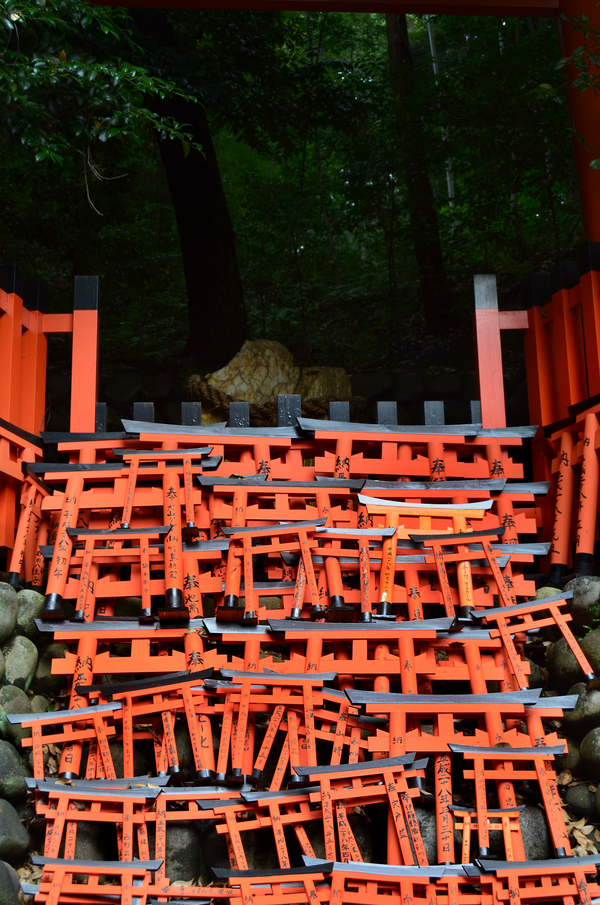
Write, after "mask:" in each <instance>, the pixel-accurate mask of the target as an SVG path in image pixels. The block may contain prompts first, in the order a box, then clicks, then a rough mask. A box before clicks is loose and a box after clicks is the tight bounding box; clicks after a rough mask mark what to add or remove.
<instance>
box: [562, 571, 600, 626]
mask: <svg viewBox="0 0 600 905" xmlns="http://www.w3.org/2000/svg"><path fill="white" fill-rule="evenodd" d="M563 590H565V591H573V599H572V601H571V603H570V606H569V611H570V612H571V614H572V616H573V627H574V628H584V627H586V626H588V627H589V628H593V627H594V626H595V625H597V624H598V623H599V622H600V578H598V576H597V575H577V576H576V577H575V578H572V579H571V581H568V582H567V583H566V585H565V586H564V589H563Z"/></svg>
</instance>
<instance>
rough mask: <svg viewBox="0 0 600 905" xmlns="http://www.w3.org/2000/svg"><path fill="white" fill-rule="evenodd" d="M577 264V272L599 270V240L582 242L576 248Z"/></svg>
mask: <svg viewBox="0 0 600 905" xmlns="http://www.w3.org/2000/svg"><path fill="white" fill-rule="evenodd" d="M577 266H578V267H579V273H580V274H581V275H582V276H583V274H584V273H589V271H590V270H600V242H582V244H581V245H579V246H578V248H577Z"/></svg>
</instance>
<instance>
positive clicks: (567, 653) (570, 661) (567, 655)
mask: <svg viewBox="0 0 600 905" xmlns="http://www.w3.org/2000/svg"><path fill="white" fill-rule="evenodd" d="M546 663H547V665H548V671H549V673H550V683H551V685H552V687H553V688H554V689H556V691H558V692H559V693H560V694H564V693H565V692H566V691H567V689H569V688H570V687H571V685H573V684H574V683H575V682H579V681H580V680H581V679H582V678H583V673H582V671H581V667H580V665H579V663H578V662H577V660H576V659H575V657H574V656H573V654H572V652H571V649H570V647H569V645H568V644H567V642H566V641H565V639H564V638H559V640H558V641H555V642H554V644H552V645H550V647H549V648H548V652H547V654H546Z"/></svg>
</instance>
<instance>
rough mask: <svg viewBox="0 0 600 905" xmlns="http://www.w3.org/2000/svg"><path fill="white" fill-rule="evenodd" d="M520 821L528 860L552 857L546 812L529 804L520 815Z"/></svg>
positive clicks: (541, 859) (542, 859)
mask: <svg viewBox="0 0 600 905" xmlns="http://www.w3.org/2000/svg"><path fill="white" fill-rule="evenodd" d="M519 823H520V824H521V834H522V836H523V845H524V846H525V858H526V860H527V861H545V860H546V859H547V858H550V857H552V843H551V841H550V832H549V830H548V824H547V822H546V815H545V814H544V812H543V811H542V810H541V809H540V808H534V807H530V806H529V805H527V806H526V807H525V808H524V809H523V810H522V811H521V813H520V815H519Z"/></svg>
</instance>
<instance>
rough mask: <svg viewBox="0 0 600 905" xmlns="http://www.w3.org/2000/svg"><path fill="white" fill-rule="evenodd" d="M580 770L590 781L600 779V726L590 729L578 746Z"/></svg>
mask: <svg viewBox="0 0 600 905" xmlns="http://www.w3.org/2000/svg"><path fill="white" fill-rule="evenodd" d="M579 752H580V755H581V771H582V773H583V775H584V776H586V777H587V778H588V779H591V780H592V782H599V781H600V728H596V729H592V730H591V732H588V734H587V735H586V736H585V737H584V738H583V740H582V742H581V745H580V746H579Z"/></svg>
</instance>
